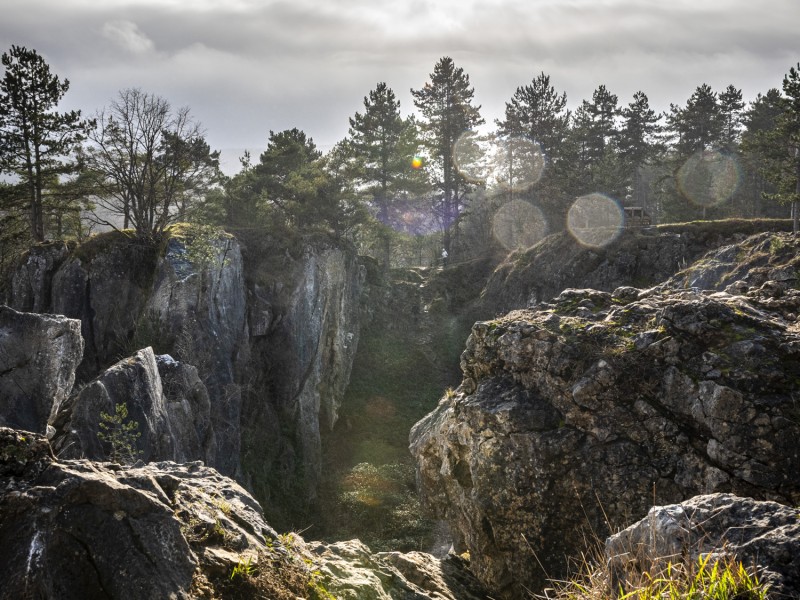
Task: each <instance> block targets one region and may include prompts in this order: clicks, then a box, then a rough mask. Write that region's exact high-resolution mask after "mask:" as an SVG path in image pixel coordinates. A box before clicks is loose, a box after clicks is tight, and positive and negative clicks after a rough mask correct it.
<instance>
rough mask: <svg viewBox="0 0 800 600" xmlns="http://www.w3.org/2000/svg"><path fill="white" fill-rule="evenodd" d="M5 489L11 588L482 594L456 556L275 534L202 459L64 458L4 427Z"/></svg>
mask: <svg viewBox="0 0 800 600" xmlns="http://www.w3.org/2000/svg"><path fill="white" fill-rule="evenodd" d="M0 489H2V490H3V494H2V496H0V581H3V587H2V590H1V591H0V595H1V596H2V597H3V598H59V599H60V600H70V599H72V598H75V599H81V600H85V599H94V598H98V599H100V598H103V599H120V600H123V599H128V598H175V599H181V598H186V599H188V598H207V599H217V598H274V599H276V600H290V599H291V600H294V599H296V598H298V597H301V598H317V599H324V598H331V597H342V598H344V597H346V598H354V599H361V598H363V599H365V600H366V599H370V600H372V599H376V598H379V599H386V600H389V599H394V600H427V599H430V600H433V599H434V598H436V599H440V600H441V599H448V600H456V599H469V598H483V597H486V596H485V593H484V592H483V590H482V589H481V587H480V585H479V584H478V583H477V582H476V581H475V580H474V578H472V577H471V576H470V574H469V573H468V572H467V571H466V569H465V568H464V564H463V562H459V561H458V560H455V559H451V560H447V561H438V560H436V559H434V558H433V557H430V556H428V555H422V554H419V553H413V554H408V555H401V554H396V555H391V556H382V555H374V554H372V553H371V552H370V551H369V549H368V548H366V547H365V546H363V545H362V544H359V543H358V542H346V543H340V544H336V545H326V544H319V543H314V542H310V543H306V542H304V541H303V540H302V538H300V537H299V536H295V535H293V534H287V535H278V534H277V533H276V532H275V531H274V530H273V529H272V527H270V526H269V525H268V524H267V523H266V522H265V520H264V517H263V514H262V512H261V508H260V506H259V505H258V503H257V502H256V501H255V500H254V499H253V498H252V496H250V495H249V494H248V493H247V492H245V490H244V489H242V488H241V487H239V486H238V485H237V484H236V483H234V482H233V481H232V480H230V479H228V478H226V477H223V476H221V475H219V473H218V472H217V471H215V470H214V469H211V468H208V467H205V466H203V465H202V464H200V463H188V464H184V465H178V464H175V463H171V462H161V463H151V464H148V465H144V466H141V467H120V466H119V465H113V464H110V463H96V462H90V461H87V460H74V461H62V460H57V459H55V457H54V456H53V454H52V451H51V449H50V446H49V445H48V443H47V440H46V439H45V438H43V437H42V436H38V435H36V434H32V433H27V432H21V431H16V430H12V429H6V428H0ZM406 574H407V575H406ZM422 574H424V576H423V575H422ZM332 593H333V594H334V595H333V596H331V594H332Z"/></svg>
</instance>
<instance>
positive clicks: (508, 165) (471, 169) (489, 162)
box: [453, 131, 545, 193]
mask: <svg viewBox="0 0 800 600" xmlns="http://www.w3.org/2000/svg"><path fill="white" fill-rule="evenodd" d="M453 162H454V164H455V167H456V169H458V172H459V173H461V175H462V176H463V177H464V178H466V179H467V180H469V181H472V182H473V183H482V184H485V185H486V186H487V187H488V188H490V189H492V190H493V191H495V192H498V193H506V192H509V191H510V192H512V193H515V192H521V191H524V190H526V189H528V188H530V187H531V186H532V185H533V184H535V183H536V182H538V181H539V179H541V177H542V172H543V171H544V166H545V156H544V153H543V152H542V148H541V146H540V145H539V144H538V143H537V142H534V141H532V140H530V139H528V138H526V137H524V136H509V137H497V136H493V135H481V134H479V133H476V132H474V131H467V132H465V133H463V134H462V135H461V136H460V137H459V138H458V140H457V141H456V143H455V146H453Z"/></svg>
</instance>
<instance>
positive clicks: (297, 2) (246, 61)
mask: <svg viewBox="0 0 800 600" xmlns="http://www.w3.org/2000/svg"><path fill="white" fill-rule="evenodd" d="M798 24H800V0H496V1H491V0H482V1H475V0H441V1H434V0H430V1H427V2H425V1H423V0H403V1H393V2H390V1H386V0H349V1H347V2H345V1H343V0H277V1H272V0H261V1H259V0H0V49H2V50H3V51H5V50H7V49H9V48H10V47H11V45H12V44H15V45H19V46H25V47H27V48H29V49H31V48H32V49H35V50H37V52H38V53H39V54H41V55H42V56H43V57H44V58H45V60H46V61H47V62H48V64H49V65H50V67H51V70H52V71H53V72H54V73H56V74H58V75H59V76H60V77H62V78H67V79H69V81H70V89H69V91H68V93H67V94H66V96H65V97H64V98H63V100H62V102H61V104H60V105H59V108H60V109H65V110H66V109H73V108H79V109H81V110H82V111H83V113H84V115H86V116H91V115H93V114H95V113H96V112H97V111H98V110H100V109H102V108H103V107H104V106H106V105H107V104H108V103H109V102H110V101H111V99H112V98H113V97H115V96H116V95H117V94H118V92H119V91H120V90H123V89H126V88H133V87H138V88H141V89H142V90H143V91H146V92H150V93H153V94H157V95H159V96H162V97H164V98H165V99H167V100H168V101H169V102H170V103H171V104H172V105H173V106H175V107H176V108H177V107H182V106H188V107H189V108H190V110H191V114H192V115H193V116H194V118H195V119H196V120H198V121H199V122H200V123H202V125H203V127H204V128H205V131H206V139H207V141H208V142H209V143H210V145H211V147H212V148H213V149H216V150H220V151H222V155H223V167H224V169H225V170H226V171H228V172H229V173H231V172H233V171H235V170H236V169H237V167H238V160H237V158H238V156H240V155H241V154H242V153H243V151H244V149H249V150H250V151H251V153H252V154H253V156H254V157H257V156H258V154H259V153H260V152H261V151H263V150H264V148H265V147H266V144H267V139H268V136H269V132H270V130H273V131H281V130H284V129H289V128H292V127H297V128H299V129H302V130H303V131H305V132H306V134H307V135H309V136H311V137H312V138H313V139H314V141H315V143H316V144H317V146H318V147H319V148H320V149H321V150H323V151H327V150H329V149H330V148H331V147H332V146H333V144H335V143H336V142H337V141H339V140H341V139H343V138H344V137H345V136H346V135H347V129H348V117H351V116H352V115H353V114H354V113H355V112H356V111H359V112H361V111H363V99H364V96H366V95H367V94H368V93H369V92H370V90H372V89H374V88H375V86H376V85H377V83H378V82H386V84H387V85H388V86H389V87H391V88H392V89H393V90H394V91H395V94H396V95H397V98H398V99H399V100H400V103H401V112H402V113H403V114H404V115H407V114H411V113H412V112H413V111H414V106H413V103H412V99H411V94H410V89H412V88H413V89H419V88H421V87H422V86H423V85H424V84H425V82H426V81H428V80H429V76H430V73H431V72H432V71H433V67H434V65H435V64H436V62H437V61H438V60H439V59H440V58H441V57H443V56H450V57H451V58H452V59H453V60H454V62H455V64H456V66H457V67H462V68H463V69H464V71H465V72H466V73H467V74H468V75H469V77H470V82H471V84H472V85H473V87H474V89H475V103H476V104H479V105H481V106H482V109H481V113H482V115H483V117H484V118H485V119H486V121H487V123H489V124H492V123H494V120H495V119H497V118H501V117H502V116H503V112H504V109H505V103H506V102H508V101H509V100H510V98H511V97H512V95H513V94H514V91H515V90H516V89H517V87H519V86H523V85H527V84H529V83H530V82H531V80H532V79H533V78H534V77H535V76H537V75H538V74H539V73H541V72H544V73H546V74H548V75H550V81H551V84H552V85H553V86H554V87H555V88H556V90H557V91H559V92H562V91H563V92H566V94H567V100H568V106H570V107H575V106H577V105H579V104H580V102H581V101H582V100H583V99H590V98H591V96H592V92H593V91H594V90H595V89H596V88H597V87H598V86H599V85H601V84H602V85H605V86H606V88H608V90H609V91H611V92H612V93H614V94H617V95H618V97H619V102H620V105H625V104H627V103H628V102H630V101H631V99H632V96H633V94H634V93H635V92H636V91H639V90H641V91H644V92H645V93H646V94H647V96H648V97H649V99H650V104H651V106H653V107H654V108H656V109H657V110H659V111H663V110H667V109H668V108H669V105H670V103H675V104H678V105H684V104H685V103H686V100H687V99H688V98H689V97H690V96H691V94H692V92H693V91H694V90H695V88H697V86H699V85H700V84H702V83H707V84H709V85H710V86H711V87H712V88H713V89H714V90H716V91H721V90H723V89H724V88H726V87H727V86H728V85H729V84H733V85H735V86H736V87H737V88H740V89H742V91H743V94H744V98H745V100H747V101H750V100H752V99H753V98H755V96H756V95H757V94H758V93H759V92H760V93H764V92H766V91H767V90H768V89H769V88H772V87H777V88H780V86H781V82H782V80H783V76H784V75H785V74H786V73H787V72H788V70H789V68H790V67H791V66H794V65H796V64H797V63H798V61H800V36H798V32H797V27H798Z"/></svg>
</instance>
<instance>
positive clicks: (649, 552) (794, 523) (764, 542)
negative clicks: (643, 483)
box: [605, 494, 800, 598]
mask: <svg viewBox="0 0 800 600" xmlns="http://www.w3.org/2000/svg"><path fill="white" fill-rule="evenodd" d="M709 554H713V555H714V558H715V559H720V558H723V557H729V558H733V559H735V560H736V561H738V562H741V563H742V564H743V565H744V566H745V567H746V568H749V569H753V570H755V572H756V574H757V575H758V578H759V580H760V581H761V582H762V583H764V584H766V585H768V586H769V594H770V597H776V598H800V511H798V509H796V508H792V507H789V506H785V505H783V504H778V503H776V502H763V501H757V500H753V499H752V498H739V497H737V496H733V495H731V494H710V495H704V496H697V497H694V498H691V499H689V500H686V501H685V502H682V503H680V504H672V505H667V506H654V507H653V508H651V509H650V510H649V511H648V514H647V516H646V517H645V518H644V519H642V520H641V521H639V522H638V523H635V524H634V525H631V526H630V527H628V528H627V529H625V530H623V531H621V532H619V533H617V534H615V535H613V536H611V537H609V538H608V539H607V540H606V542H605V556H606V561H607V564H608V567H609V569H610V571H611V572H612V574H613V580H612V586H613V588H614V589H615V590H616V589H619V587H620V586H622V588H623V589H627V587H628V586H627V581H628V578H629V577H630V576H631V575H634V574H636V573H641V571H642V569H643V568H653V569H654V570H658V569H659V568H663V567H665V566H666V563H668V562H672V563H683V562H695V561H697V560H698V559H699V558H700V557H703V556H707V555H709Z"/></svg>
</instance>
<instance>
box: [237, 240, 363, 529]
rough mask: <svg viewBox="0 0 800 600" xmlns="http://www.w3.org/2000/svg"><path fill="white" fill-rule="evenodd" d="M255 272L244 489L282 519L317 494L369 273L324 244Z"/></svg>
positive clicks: (350, 254)
mask: <svg viewBox="0 0 800 600" xmlns="http://www.w3.org/2000/svg"><path fill="white" fill-rule="evenodd" d="M258 269H260V270H261V271H262V272H261V273H255V274H254V276H253V279H252V280H251V284H250V285H251V287H250V290H249V291H250V304H249V312H250V331H251V360H250V363H249V367H248V370H247V376H248V378H249V380H248V389H247V395H246V401H245V408H244V414H243V422H242V426H243V431H242V436H243V438H242V439H243V448H242V450H243V452H242V463H243V466H244V470H245V474H246V481H247V483H248V486H250V487H251V489H253V490H254V492H255V494H256V496H257V497H259V499H260V500H261V501H262V502H263V503H264V504H265V508H266V509H267V510H268V512H270V514H271V516H272V518H273V519H277V520H278V521H279V522H280V520H281V519H284V518H285V519H287V520H290V519H291V517H292V516H295V517H296V516H297V515H298V514H300V513H301V512H302V511H304V510H305V509H306V508H307V507H308V505H309V504H310V503H311V502H312V501H313V500H314V498H315V497H316V490H317V485H318V483H319V479H320V473H321V469H322V454H321V435H322V432H324V431H330V430H331V429H332V428H333V426H334V424H335V423H336V421H337V419H338V415H339V408H340V405H341V402H342V397H343V396H344V391H345V388H346V387H347V383H348V381H349V379H350V370H351V368H352V364H353V357H354V356H355V352H356V348H357V347H358V341H359V334H360V312H361V308H362V303H361V300H362V294H363V292H364V284H365V277H366V271H365V268H364V266H363V265H362V264H361V263H360V261H359V259H358V257H357V256H356V254H355V252H354V251H352V249H349V248H346V247H343V246H341V245H338V244H333V243H331V242H329V241H325V240H314V241H312V240H309V243H308V244H306V245H305V246H304V247H303V249H302V250H301V252H300V254H299V255H298V256H292V255H290V254H289V253H288V252H287V253H286V254H285V255H283V256H278V257H272V258H271V260H270V262H269V264H268V265H267V264H265V265H263V266H259V267H258ZM286 525H287V526H288V525H289V523H286Z"/></svg>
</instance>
